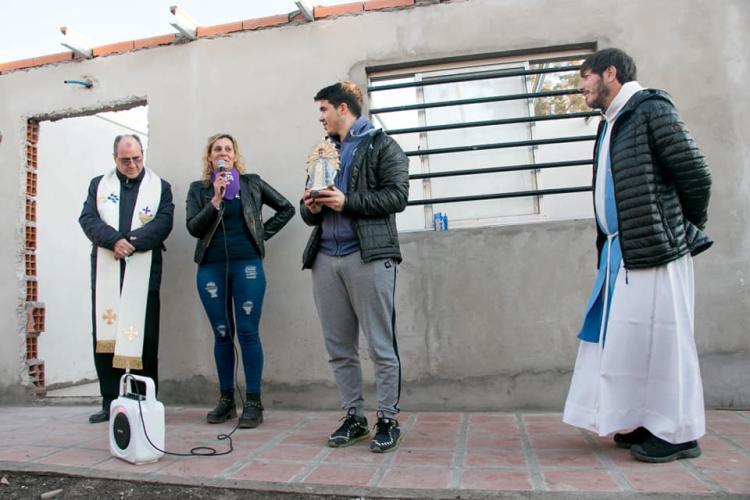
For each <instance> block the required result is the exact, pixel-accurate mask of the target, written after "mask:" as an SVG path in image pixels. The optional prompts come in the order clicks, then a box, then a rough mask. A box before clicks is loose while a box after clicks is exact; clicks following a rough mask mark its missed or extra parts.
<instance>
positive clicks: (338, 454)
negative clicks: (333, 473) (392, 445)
mask: <svg viewBox="0 0 750 500" xmlns="http://www.w3.org/2000/svg"><path fill="white" fill-rule="evenodd" d="M400 450H403V448H400ZM399 453H400V451H399ZM387 456H388V454H385V453H372V452H371V451H370V447H369V445H368V444H367V443H363V444H362V446H359V443H358V444H356V445H354V446H349V447H347V448H331V452H330V453H329V454H328V456H327V457H326V458H325V459H324V460H323V462H325V463H329V464H347V465H370V464H381V463H383V461H384V460H385V458H386V457H387Z"/></svg>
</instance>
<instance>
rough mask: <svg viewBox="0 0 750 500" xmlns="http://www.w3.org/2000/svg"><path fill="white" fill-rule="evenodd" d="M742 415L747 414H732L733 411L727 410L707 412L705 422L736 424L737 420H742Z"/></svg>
mask: <svg viewBox="0 0 750 500" xmlns="http://www.w3.org/2000/svg"><path fill="white" fill-rule="evenodd" d="M742 414H745V415H747V414H748V412H734V411H727V410H723V411H722V410H719V411H715V410H714V411H707V412H706V422H721V421H724V422H737V421H739V420H743V419H744V417H743V416H742Z"/></svg>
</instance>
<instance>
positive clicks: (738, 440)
mask: <svg viewBox="0 0 750 500" xmlns="http://www.w3.org/2000/svg"><path fill="white" fill-rule="evenodd" d="M724 437H725V438H727V439H729V440H731V441H732V442H733V443H734V444H736V445H738V446H741V447H743V448H745V449H746V450H747V449H750V433H748V434H725V435H724ZM698 443H699V444H701V445H703V440H701V441H698Z"/></svg>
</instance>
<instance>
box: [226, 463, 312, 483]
mask: <svg viewBox="0 0 750 500" xmlns="http://www.w3.org/2000/svg"><path fill="white" fill-rule="evenodd" d="M304 468H305V465H303V464H277V463H274V464H270V463H266V462H257V461H256V462H252V463H249V464H247V465H246V466H244V467H243V468H241V469H240V470H239V471H237V472H235V473H234V474H232V479H249V480H252V481H271V482H275V483H288V482H289V481H290V480H291V479H292V478H293V477H294V476H296V475H297V474H299V473H300V472H302V469H304Z"/></svg>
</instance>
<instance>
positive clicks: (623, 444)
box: [614, 427, 653, 448]
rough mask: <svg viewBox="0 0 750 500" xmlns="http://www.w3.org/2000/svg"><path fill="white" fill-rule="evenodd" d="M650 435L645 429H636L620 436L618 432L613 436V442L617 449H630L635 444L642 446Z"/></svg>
mask: <svg viewBox="0 0 750 500" xmlns="http://www.w3.org/2000/svg"><path fill="white" fill-rule="evenodd" d="M652 435H653V434H651V432H649V430H648V429H646V428H645V427H638V428H637V429H635V430H632V431H630V432H627V433H623V434H620V433H619V432H618V433H617V434H615V437H614V440H615V445H617V447H618V448H630V447H631V446H633V445H636V444H643V443H644V442H645V441H646V440H647V439H648V438H650V437H651V436H652Z"/></svg>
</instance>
